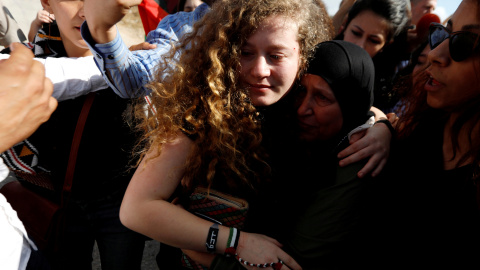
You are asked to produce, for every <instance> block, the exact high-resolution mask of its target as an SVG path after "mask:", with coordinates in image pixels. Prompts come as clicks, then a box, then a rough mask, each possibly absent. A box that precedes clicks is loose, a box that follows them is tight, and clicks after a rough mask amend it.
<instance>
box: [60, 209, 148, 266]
mask: <svg viewBox="0 0 480 270" xmlns="http://www.w3.org/2000/svg"><path fill="white" fill-rule="evenodd" d="M95 205H96V206H93V205H88V204H81V203H78V202H77V203H74V204H73V205H72V206H71V207H70V208H71V209H70V210H69V211H68V216H67V231H66V233H65V243H64V246H63V249H62V252H61V253H60V256H59V258H58V261H57V262H56V267H55V268H58V269H68V270H76V269H78V270H90V269H92V261H93V258H92V252H93V247H94V243H95V241H96V242H97V245H98V249H99V252H100V261H101V265H102V269H103V270H123V269H125V270H135V269H138V270H140V267H141V262H142V256H143V249H144V246H145V240H147V238H146V237H145V236H143V235H141V234H138V233H136V232H134V231H131V230H129V229H128V228H126V227H125V226H123V225H122V224H121V222H120V219H119V216H118V214H119V209H120V205H119V204H111V203H105V204H98V203H97V204H95Z"/></svg>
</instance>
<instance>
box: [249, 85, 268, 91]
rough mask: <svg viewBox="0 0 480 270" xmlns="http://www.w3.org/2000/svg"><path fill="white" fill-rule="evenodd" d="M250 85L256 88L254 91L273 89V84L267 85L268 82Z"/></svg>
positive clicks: (252, 88) (251, 87)
mask: <svg viewBox="0 0 480 270" xmlns="http://www.w3.org/2000/svg"><path fill="white" fill-rule="evenodd" d="M248 86H249V87H250V90H254V91H260V92H265V91H271V90H272V86H271V85H266V84H248Z"/></svg>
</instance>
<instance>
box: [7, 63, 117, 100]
mask: <svg viewBox="0 0 480 270" xmlns="http://www.w3.org/2000/svg"><path fill="white" fill-rule="evenodd" d="M9 57H10V55H9V54H0V59H7V58H9ZM35 59H36V60H38V61H39V62H41V63H42V64H44V65H45V75H46V77H47V78H49V79H50V80H51V81H52V83H53V94H52V96H53V97H54V98H56V99H57V100H66V99H72V98H76V97H79V96H82V95H85V94H88V93H90V92H95V91H98V90H102V89H106V88H107V87H108V86H107V83H106V82H105V80H104V79H103V77H102V73H101V72H100V71H99V69H98V68H97V66H96V64H95V61H94V60H93V56H87V57H79V58H73V57H61V58H54V57H48V58H46V59H41V58H35Z"/></svg>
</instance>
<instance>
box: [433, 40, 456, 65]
mask: <svg viewBox="0 0 480 270" xmlns="http://www.w3.org/2000/svg"><path fill="white" fill-rule="evenodd" d="M427 60H428V62H429V63H430V64H432V65H439V66H446V65H448V64H449V63H450V61H452V60H451V59H450V48H449V39H445V40H444V41H443V42H442V43H440V44H439V45H438V46H437V47H436V48H435V49H433V50H431V51H430V52H429V53H428V55H427Z"/></svg>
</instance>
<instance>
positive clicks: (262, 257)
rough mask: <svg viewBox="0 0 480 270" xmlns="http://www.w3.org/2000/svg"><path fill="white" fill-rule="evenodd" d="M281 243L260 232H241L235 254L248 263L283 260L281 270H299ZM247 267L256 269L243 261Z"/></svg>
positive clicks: (252, 269)
mask: <svg viewBox="0 0 480 270" xmlns="http://www.w3.org/2000/svg"><path fill="white" fill-rule="evenodd" d="M281 247H282V244H280V243H279V242H278V241H277V240H275V239H273V238H270V237H268V236H265V235H261V234H254V233H247V232H242V233H241V234H240V239H239V241H238V247H237V254H238V256H239V257H240V258H242V259H243V260H244V261H247V262H248V263H253V264H264V263H272V262H273V263H278V262H280V261H282V262H283V265H282V267H281V268H275V269H277V270H278V269H281V270H288V269H295V270H301V269H302V268H301V267H300V265H299V264H298V263H297V262H296V261H295V260H294V259H293V258H292V257H291V256H290V255H288V254H287V253H285V251H283V250H282V248H281ZM242 266H244V267H245V268H247V269H251V270H256V269H258V268H257V267H251V266H248V265H247V264H245V263H243V264H242Z"/></svg>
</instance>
